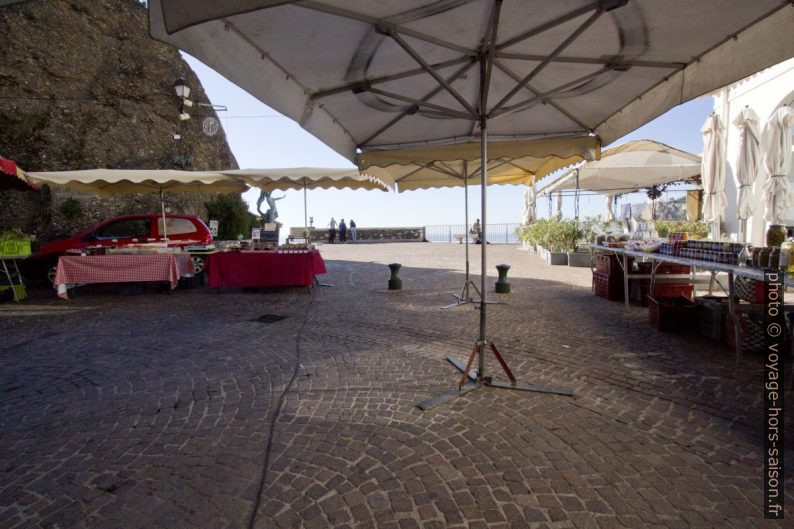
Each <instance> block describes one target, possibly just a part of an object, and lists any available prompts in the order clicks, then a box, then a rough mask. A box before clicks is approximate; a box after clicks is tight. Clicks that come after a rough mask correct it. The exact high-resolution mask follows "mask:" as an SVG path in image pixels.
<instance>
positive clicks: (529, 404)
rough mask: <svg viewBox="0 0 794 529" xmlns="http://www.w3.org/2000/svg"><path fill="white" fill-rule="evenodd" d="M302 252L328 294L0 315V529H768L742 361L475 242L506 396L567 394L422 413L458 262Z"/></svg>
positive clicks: (409, 254) (498, 396)
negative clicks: (393, 272)
mask: <svg viewBox="0 0 794 529" xmlns="http://www.w3.org/2000/svg"><path fill="white" fill-rule="evenodd" d="M321 251H322V253H323V256H324V257H325V259H326V263H327V268H328V271H329V274H328V277H327V280H328V281H329V282H331V283H334V284H336V286H335V287H333V288H322V287H316V288H312V289H282V290H268V291H253V292H248V291H235V290H229V291H224V292H221V293H215V292H210V291H208V290H201V289H192V290H188V291H176V292H175V293H173V294H172V295H170V296H159V295H151V294H147V295H143V296H135V297H124V298H120V297H118V296H115V295H111V294H107V293H103V292H92V291H91V289H90V288H88V289H85V290H84V291H82V292H80V291H78V295H77V296H76V297H75V299H73V300H70V301H68V302H63V301H61V300H58V299H56V298H55V297H54V296H53V294H52V292H50V291H49V290H46V291H44V290H42V291H36V290H32V291H31V299H30V300H29V301H28V302H27V303H25V304H22V305H3V306H0V336H1V337H2V339H0V447H2V450H0V476H2V479H1V480H0V528H5V527H9V528H14V529H16V528H28V527H55V524H58V527H59V528H60V529H64V528H67V527H91V528H101V527H108V528H111V527H112V528H116V529H118V528H134V527H147V528H155V529H157V528H163V529H166V528H167V529H174V528H176V529H181V528H183V527H184V528H188V527H212V528H213V529H214V528H225V527H235V528H237V527H248V523H249V520H250V519H251V517H252V516H253V520H254V524H253V527H258V528H271V527H283V528H293V527H295V528H298V527H305V528H314V527H317V528H321V527H338V528H362V529H363V528H379V529H380V528H393V529H403V528H415V527H418V528H422V529H425V528H442V527H443V528H445V529H448V528H458V529H462V528H468V529H473V528H486V529H495V528H505V529H507V528H511V529H512V528H519V527H520V528H526V527H529V528H535V527H537V528H541V527H542V528H546V527H548V528H581V527H598V528H607V527H629V528H637V527H783V526H784V525H783V523H781V522H774V521H764V520H762V512H761V508H760V502H761V498H762V486H763V485H762V481H761V479H760V473H759V468H760V465H761V462H762V456H761V452H762V447H761V445H760V444H759V442H758V440H759V439H760V436H759V432H758V424H759V421H760V418H761V412H762V409H763V407H762V402H763V401H762V396H761V388H760V386H759V384H758V383H757V382H758V380H757V377H758V375H759V373H760V371H759V366H760V363H759V360H760V358H759V357H757V356H753V355H745V357H744V358H742V359H741V360H740V362H739V363H736V362H734V358H733V354H732V352H731V351H730V350H728V348H727V347H726V346H724V345H720V344H717V343H714V342H712V341H710V340H707V339H703V338H700V337H698V336H687V335H674V334H663V333H659V332H657V331H656V330H655V329H653V328H652V327H650V326H649V325H648V324H647V314H646V310H645V309H642V308H640V307H632V308H631V309H629V310H625V309H624V308H623V306H622V305H621V304H620V303H612V302H608V301H605V300H603V299H600V298H596V297H595V296H593V295H592V292H591V290H590V273H589V270H586V269H572V268H568V267H550V266H548V265H546V264H544V263H542V262H541V261H540V260H539V259H538V258H537V257H535V256H534V255H532V254H529V253H527V252H523V251H520V250H518V249H517V248H515V247H513V246H504V245H489V246H488V251H489V254H490V255H489V263H497V262H504V263H508V264H510V265H511V270H510V281H511V285H512V293H511V294H509V295H499V296H497V295H495V294H493V293H492V291H493V282H494V280H495V278H496V270H495V268H493V265H492V264H491V265H489V267H490V268H492V269H489V271H488V272H489V273H488V284H489V287H488V289H486V290H487V291H488V297H490V298H496V297H499V299H503V300H505V301H507V303H506V304H503V305H489V306H488V307H487V313H488V322H489V323H488V327H487V329H488V336H489V339H491V340H492V341H493V342H494V343H495V344H496V345H497V347H498V348H499V350H500V352H501V353H502V354H503V355H504V356H505V358H506V359H507V361H508V362H509V364H510V366H511V368H512V369H513V371H514V372H515V374H516V375H517V378H518V379H519V380H522V381H528V382H533V383H536V384H543V385H554V386H564V387H570V388H573V390H574V393H575V395H574V397H572V398H570V397H561V396H554V395H545V394H539V393H526V392H514V391H509V390H498V389H493V388H486V389H480V390H477V391H474V392H470V393H467V394H466V395H464V396H462V397H460V398H457V399H455V400H453V401H450V402H448V403H446V404H444V405H442V406H440V407H438V408H434V409H432V410H429V411H425V412H422V411H419V410H418V409H417V408H416V407H415V405H416V403H417V402H418V401H420V400H423V399H425V398H427V397H429V396H432V395H434V394H436V393H438V392H440V391H442V390H446V389H449V388H452V387H454V386H455V385H456V384H457V383H458V381H459V379H460V374H459V373H458V372H457V370H455V369H454V368H453V367H452V366H451V365H450V364H449V363H447V362H446V360H445V359H446V357H447V356H450V355H453V356H457V357H458V358H463V359H465V358H466V357H467V356H468V354H469V353H470V352H471V348H472V344H473V343H474V340H475V339H476V337H477V329H478V324H479V315H478V312H477V311H475V310H473V307H472V306H471V305H468V306H462V307H458V308H455V309H450V310H440V309H439V307H440V305H443V304H447V303H449V302H450V301H451V299H452V298H451V296H450V295H449V294H450V293H452V292H456V291H459V290H460V287H461V286H462V284H463V275H462V267H463V265H464V263H465V261H464V256H463V247H462V246H458V245H455V244H452V245H448V244H418V243H417V244H367V245H365V244H361V245H352V244H348V245H323V246H322V247H321ZM390 262H401V263H402V264H403V268H402V270H401V276H402V277H403V282H404V289H403V290H402V291H399V292H390V291H388V290H387V289H386V281H387V279H388V277H389V271H388V268H387V267H386V265H387V264H388V263H390ZM472 264H473V268H472V274H473V279H474V280H475V281H477V282H479V275H478V274H479V273H480V270H479V259H473V260H472ZM263 314H278V315H282V316H286V318H285V319H283V320H281V321H278V322H275V323H272V324H263V323H260V322H256V321H254V320H255V319H256V318H258V317H259V316H261V315H263ZM486 361H487V369H488V370H489V371H491V372H492V373H493V374H494V375H495V376H501V373H500V372H499V367H498V365H497V364H496V363H495V362H494V360H493V358H492V357H490V356H488V357H487V358H486ZM785 374H786V375H787V376H790V360H787V364H786V373H785ZM790 395H791V393H790V392H789V393H787V394H786V396H787V397H789V396H790ZM789 400H790V399H789ZM279 402H280V403H281V408H280V410H279V414H278V416H277V417H276V416H275V415H274V414H275V413H276V409H277V406H279ZM274 417H275V420H274ZM271 425H274V427H272V428H271ZM791 425H792V420H791V417H790V414H789V417H788V419H787V421H786V430H787V433H789V435H790V436H792V435H794V432H793V431H792V426H791ZM792 438H794V437H792ZM268 446H270V458H269V466H268V468H267V471H266V472H265V469H264V467H263V464H264V461H265V456H266V451H267V449H268ZM787 459H788V462H789V465H790V464H791V463H792V462H794V456H793V457H789V458H787ZM787 475H788V476H789V478H788V481H787V485H789V486H788V487H787V488H788V491H789V495H788V496H787V498H786V499H787V504H788V506H789V511H787V515H788V517H792V516H794V512H793V511H791V508H792V506H794V497H792V496H791V490H792V489H794V487H792V486H791V485H792V484H794V483H792V478H791V470H790V467H789V469H788V474H787ZM263 476H264V482H263V481H262V480H263ZM260 484H261V488H260ZM254 509H255V511H254Z"/></svg>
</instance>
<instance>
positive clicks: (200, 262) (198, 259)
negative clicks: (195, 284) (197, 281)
mask: <svg viewBox="0 0 794 529" xmlns="http://www.w3.org/2000/svg"><path fill="white" fill-rule="evenodd" d="M190 258H191V259H192V260H193V270H194V274H195V275H199V274H202V273H203V272H204V266H205V264H206V261H205V260H204V257H202V256H200V255H191V256H190Z"/></svg>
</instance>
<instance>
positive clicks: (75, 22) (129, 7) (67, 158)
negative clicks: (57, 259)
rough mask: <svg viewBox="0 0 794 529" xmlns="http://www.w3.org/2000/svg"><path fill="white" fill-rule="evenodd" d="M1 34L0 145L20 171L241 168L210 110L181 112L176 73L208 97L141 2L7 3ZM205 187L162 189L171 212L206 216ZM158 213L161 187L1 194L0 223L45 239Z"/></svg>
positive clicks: (0, 12) (195, 94)
mask: <svg viewBox="0 0 794 529" xmlns="http://www.w3.org/2000/svg"><path fill="white" fill-rule="evenodd" d="M0 35H2V36H3V37H2V50H3V51H2V57H3V59H2V61H0V96H2V97H0V123H2V126H0V155H2V156H4V157H6V158H10V159H12V160H15V161H16V162H17V163H18V164H19V166H20V167H21V168H22V169H23V170H26V171H65V170H75V169H93V168H101V167H104V168H114V169H188V170H218V169H231V168H237V162H236V160H235V158H234V156H233V155H232V153H231V150H230V149H229V146H228V144H227V142H226V136H225V134H224V131H223V128H222V127H219V128H218V129H217V131H215V127H214V126H213V123H217V121H214V122H213V120H217V115H216V113H215V112H214V111H213V110H212V109H211V108H209V107H206V106H199V105H198V104H194V105H193V107H192V108H191V109H190V110H189V112H190V114H191V116H192V117H191V119H190V120H187V121H180V119H179V100H178V98H177V97H176V94H175V93H174V89H173V84H174V81H176V79H178V78H180V77H182V78H184V79H185V80H186V81H187V83H188V85H189V86H190V87H191V89H192V90H191V94H190V99H191V100H192V101H194V102H195V103H199V102H202V103H209V100H208V99H207V96H206V94H205V92H204V90H203V88H202V86H201V83H200V82H199V80H198V78H197V77H196V75H195V74H194V73H193V71H192V70H191V69H190V67H189V66H188V65H187V63H186V62H185V61H184V60H183V59H182V57H181V56H180V54H179V51H178V50H176V49H175V48H172V47H170V46H167V45H165V44H162V43H159V42H156V41H154V40H153V39H151V38H150V37H149V33H148V22H147V12H146V8H145V7H144V6H142V5H141V3H140V2H138V1H136V0H48V1H46V2H44V1H35V2H34V1H31V2H21V3H16V4H11V5H7V6H2V7H0ZM217 103H221V104H223V103H225V102H224V101H220V102H217ZM207 120H209V121H207ZM205 122H206V123H208V124H207V125H206V126H205ZM207 131H208V132H209V134H211V135H208V134H207ZM213 132H214V133H213ZM175 134H178V135H180V136H181V139H178V140H175V139H174V135H175ZM209 197H210V195H208V194H193V193H185V194H167V195H166V202H167V205H168V206H169V207H170V208H171V212H172V213H183V214H197V215H199V216H201V217H202V218H204V217H206V211H205V209H204V203H205V202H206V201H207V200H208V198H209ZM69 199H74V200H77V201H78V202H79V206H80V207H79V208H78V209H79V210H80V211H81V213H80V214H79V215H72V216H69V215H66V214H64V213H63V211H62V210H63V208H62V206H63V204H64V202H66V201H67V200H69ZM72 204H74V202H72ZM74 210H75V208H72V210H71V211H74ZM159 211H160V201H159V197H158V196H157V195H156V194H155V193H151V194H136V195H123V196H112V197H100V196H96V195H90V194H86V193H76V192H72V191H68V190H63V189H61V188H56V187H53V188H52V189H44V190H43V191H42V192H35V191H24V192H22V191H8V192H0V231H3V230H6V229H11V228H17V229H21V230H23V231H25V232H26V233H30V234H35V235H38V236H39V238H40V239H49V238H53V237H57V236H60V235H65V234H69V233H74V232H76V231H80V230H83V229H85V228H88V227H90V226H92V225H94V224H96V223H97V222H99V221H100V220H104V219H107V218H109V217H113V216H116V215H122V214H127V213H139V212H159ZM205 220H206V219H205Z"/></svg>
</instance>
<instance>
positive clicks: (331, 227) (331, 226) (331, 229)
mask: <svg viewBox="0 0 794 529" xmlns="http://www.w3.org/2000/svg"><path fill="white" fill-rule="evenodd" d="M334 239H336V220H334V218H333V217H331V222H329V223H328V242H329V243H330V244H333V243H334Z"/></svg>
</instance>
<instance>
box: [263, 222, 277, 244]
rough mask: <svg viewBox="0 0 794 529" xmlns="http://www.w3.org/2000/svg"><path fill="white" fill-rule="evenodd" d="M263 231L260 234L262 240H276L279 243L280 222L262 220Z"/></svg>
mask: <svg viewBox="0 0 794 529" xmlns="http://www.w3.org/2000/svg"><path fill="white" fill-rule="evenodd" d="M261 226H262V232H261V234H260V236H259V240H260V241H264V242H274V243H276V244H278V233H279V230H280V229H281V223H280V222H262V223H261Z"/></svg>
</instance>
